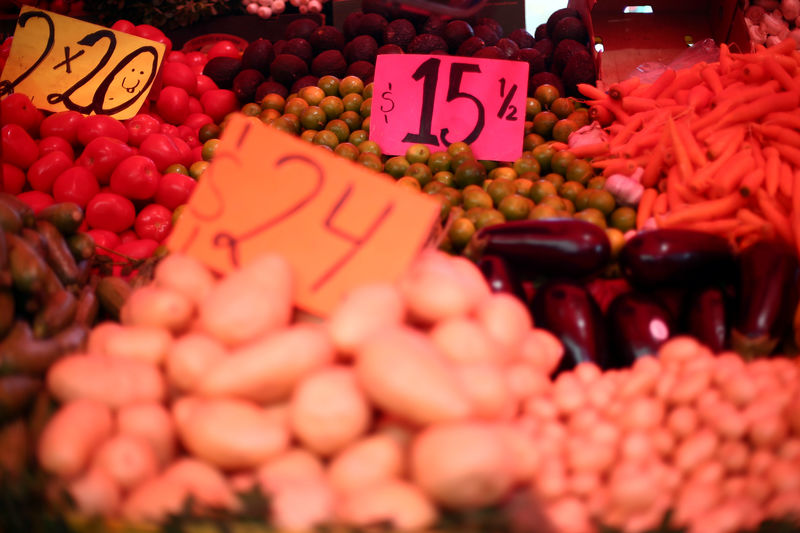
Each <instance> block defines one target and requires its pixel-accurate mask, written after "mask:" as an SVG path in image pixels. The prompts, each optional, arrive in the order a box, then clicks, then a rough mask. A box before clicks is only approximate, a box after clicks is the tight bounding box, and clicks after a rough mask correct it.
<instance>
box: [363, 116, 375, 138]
mask: <svg viewBox="0 0 800 533" xmlns="http://www.w3.org/2000/svg"><path fill="white" fill-rule="evenodd" d="M370 122H372V118H371V117H367V118H365V119H364V120H362V121H361V129H363V130H364V131H366V132H367V135H369V125H370Z"/></svg>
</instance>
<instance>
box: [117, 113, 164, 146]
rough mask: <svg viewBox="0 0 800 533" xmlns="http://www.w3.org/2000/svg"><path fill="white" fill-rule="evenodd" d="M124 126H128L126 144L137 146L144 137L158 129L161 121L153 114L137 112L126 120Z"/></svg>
mask: <svg viewBox="0 0 800 533" xmlns="http://www.w3.org/2000/svg"><path fill="white" fill-rule="evenodd" d="M125 126H126V127H127V128H128V144H130V145H131V146H136V147H138V146H139V145H140V144H142V141H143V140H144V138H145V137H147V136H148V135H150V134H151V133H155V132H157V131H160V129H161V121H160V120H158V119H157V118H156V117H154V116H153V115H147V114H144V113H139V114H138V115H136V116H135V117H133V118H131V119H130V120H128V121H126V123H125Z"/></svg>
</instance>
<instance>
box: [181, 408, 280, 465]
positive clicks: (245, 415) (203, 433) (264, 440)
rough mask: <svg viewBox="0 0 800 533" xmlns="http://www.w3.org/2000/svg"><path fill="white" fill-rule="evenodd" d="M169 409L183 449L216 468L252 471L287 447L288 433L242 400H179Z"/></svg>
mask: <svg viewBox="0 0 800 533" xmlns="http://www.w3.org/2000/svg"><path fill="white" fill-rule="evenodd" d="M172 409H173V417H174V419H175V422H176V426H177V428H178V435H179V436H180V439H181V442H182V443H183V445H184V447H185V448H186V449H187V450H188V451H189V452H190V453H192V454H194V455H195V456H196V457H198V458H199V459H202V460H204V461H207V462H209V463H211V464H212V465H214V466H217V467H219V468H223V469H237V468H255V467H257V466H259V465H261V464H263V463H265V462H266V461H268V460H269V459H270V458H272V457H275V456H276V455H278V454H279V453H281V452H282V451H284V450H286V448H287V447H288V446H289V440H290V437H289V429H288V428H287V427H286V426H285V425H281V424H279V423H278V422H277V421H276V420H275V419H274V417H270V416H269V415H268V414H267V413H266V412H265V410H264V409H261V408H260V407H258V406H257V405H256V404H254V403H252V402H248V401H246V400H239V399H233V398H224V399H223V398H199V397H183V398H181V399H179V400H178V401H176V402H175V403H174V404H173V407H172Z"/></svg>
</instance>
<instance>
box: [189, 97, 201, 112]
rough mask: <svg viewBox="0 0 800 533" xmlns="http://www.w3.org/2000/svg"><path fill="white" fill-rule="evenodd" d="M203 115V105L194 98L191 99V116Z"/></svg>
mask: <svg viewBox="0 0 800 533" xmlns="http://www.w3.org/2000/svg"><path fill="white" fill-rule="evenodd" d="M194 113H203V104H201V103H200V100H199V99H198V98H196V97H194V96H190V97H189V114H190V115H191V114H194Z"/></svg>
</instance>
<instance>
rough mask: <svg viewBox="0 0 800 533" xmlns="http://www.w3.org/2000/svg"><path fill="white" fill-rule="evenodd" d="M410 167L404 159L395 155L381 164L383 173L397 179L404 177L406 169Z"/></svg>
mask: <svg viewBox="0 0 800 533" xmlns="http://www.w3.org/2000/svg"><path fill="white" fill-rule="evenodd" d="M410 165H411V163H409V162H408V160H407V159H406V158H405V157H403V156H401V155H397V156H394V157H390V158H389V159H387V160H386V163H384V164H383V171H384V172H386V173H387V174H389V175H390V176H392V177H393V178H399V177H401V176H405V173H406V169H408V167H409V166H410Z"/></svg>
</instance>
